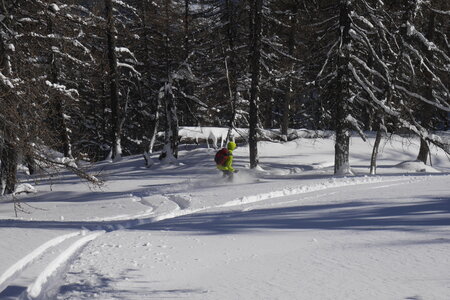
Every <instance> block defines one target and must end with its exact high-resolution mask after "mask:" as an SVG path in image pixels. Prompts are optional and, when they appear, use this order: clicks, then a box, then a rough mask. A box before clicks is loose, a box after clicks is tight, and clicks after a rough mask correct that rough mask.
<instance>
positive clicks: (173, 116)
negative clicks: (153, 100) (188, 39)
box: [159, 1, 178, 161]
mask: <svg viewBox="0 0 450 300" xmlns="http://www.w3.org/2000/svg"><path fill="white" fill-rule="evenodd" d="M165 16H166V20H165V22H166V24H165V27H166V28H165V30H166V38H165V48H166V53H165V64H166V76H167V81H166V83H165V84H164V87H163V89H164V90H163V93H162V95H163V101H164V108H165V114H166V128H165V136H164V138H165V141H164V148H163V150H162V152H161V155H160V156H159V159H160V160H163V159H168V160H169V161H173V160H175V159H177V158H178V117H177V105H176V102H175V97H174V94H173V87H172V84H173V80H172V70H171V67H170V61H171V59H172V58H171V57H170V56H169V55H170V48H171V47H170V43H171V41H170V24H169V17H170V16H169V1H166V2H165ZM160 95H161V92H160Z"/></svg>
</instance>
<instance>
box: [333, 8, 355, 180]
mask: <svg viewBox="0 0 450 300" xmlns="http://www.w3.org/2000/svg"><path fill="white" fill-rule="evenodd" d="M350 5H351V1H348V2H344V1H341V3H340V5H339V9H340V28H341V34H342V36H341V39H342V41H341V42H342V45H341V50H340V52H341V53H339V59H338V93H339V97H338V99H337V103H336V117H335V118H336V144H335V146H334V150H335V159H334V173H335V174H339V175H345V174H350V173H351V171H350V163H349V154H350V130H349V128H348V124H347V122H346V117H347V115H348V112H349V111H348V110H349V109H348V99H350V95H349V76H350V74H349V70H348V67H347V66H348V62H349V47H350V43H351V39H350V33H349V31H350V25H351V19H350V14H351V11H352V8H351V6H350Z"/></svg>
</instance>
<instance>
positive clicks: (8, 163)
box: [0, 130, 17, 195]
mask: <svg viewBox="0 0 450 300" xmlns="http://www.w3.org/2000/svg"><path fill="white" fill-rule="evenodd" d="M6 131H9V130H6ZM4 135H5V136H4V139H3V141H2V143H0V147H1V149H0V152H1V153H0V186H1V191H0V195H5V194H12V193H13V192H14V190H15V186H16V182H17V178H16V173H17V150H16V148H15V146H14V144H12V143H11V142H10V140H11V138H12V136H11V134H10V133H9V132H4Z"/></svg>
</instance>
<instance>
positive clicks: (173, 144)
mask: <svg viewBox="0 0 450 300" xmlns="http://www.w3.org/2000/svg"><path fill="white" fill-rule="evenodd" d="M164 106H165V113H166V130H165V135H164V138H165V141H164V149H163V151H162V152H161V155H160V157H159V159H160V160H162V159H168V160H169V161H172V160H173V159H177V158H178V118H177V107H176V104H175V98H174V95H173V90H172V85H171V83H169V82H167V83H166V84H165V85H164Z"/></svg>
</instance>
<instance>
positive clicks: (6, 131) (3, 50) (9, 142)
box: [0, 1, 18, 195]
mask: <svg viewBox="0 0 450 300" xmlns="http://www.w3.org/2000/svg"><path fill="white" fill-rule="evenodd" d="M2 10H3V11H2V13H4V14H5V15H6V14H7V10H6V6H5V4H4V2H3V1H2ZM7 19H8V18H7ZM5 38H6V34H4V32H3V30H2V29H1V30H0V70H2V71H3V74H4V75H5V76H11V74H12V68H11V60H10V57H11V56H10V53H9V52H10V51H11V50H10V49H9V48H8V47H7V46H6V45H7V41H5V40H4V39H5ZM6 90H9V87H7V86H6ZM3 97H13V96H12V95H11V94H9V95H5V94H4V95H3ZM11 109H12V108H11ZM10 121H11V120H4V118H3V117H2V118H0V128H1V135H0V195H5V194H12V193H13V192H14V190H15V187H16V183H17V178H16V173H17V163H18V162H17V147H16V146H15V143H16V141H17V137H16V136H15V135H14V130H13V129H12V128H11V126H14V125H16V124H14V122H17V121H18V120H12V122H10ZM10 123H12V124H10Z"/></svg>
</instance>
